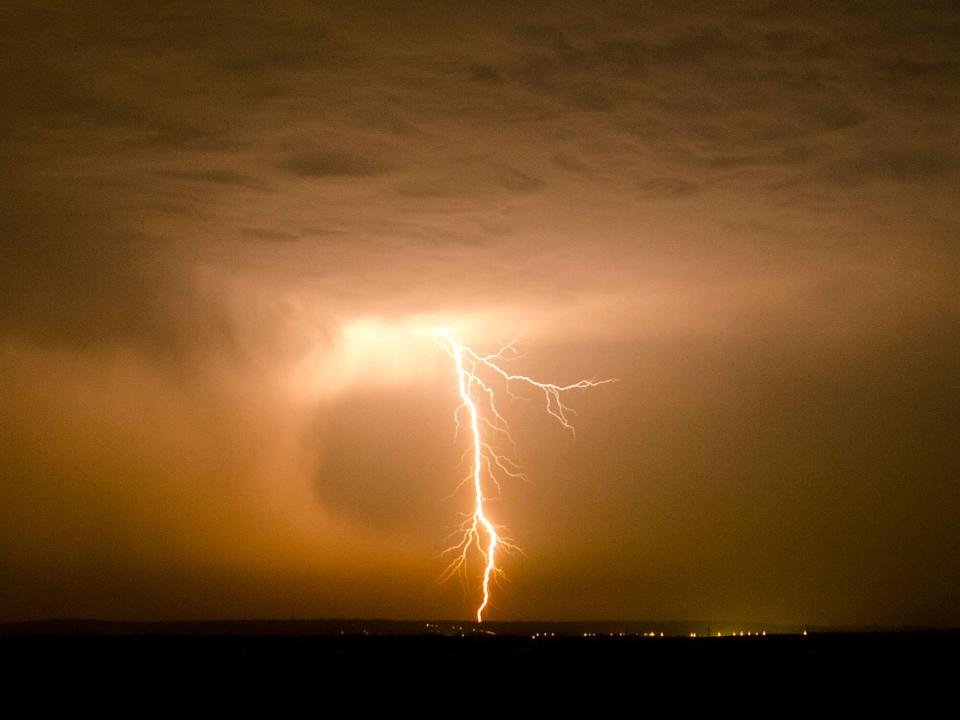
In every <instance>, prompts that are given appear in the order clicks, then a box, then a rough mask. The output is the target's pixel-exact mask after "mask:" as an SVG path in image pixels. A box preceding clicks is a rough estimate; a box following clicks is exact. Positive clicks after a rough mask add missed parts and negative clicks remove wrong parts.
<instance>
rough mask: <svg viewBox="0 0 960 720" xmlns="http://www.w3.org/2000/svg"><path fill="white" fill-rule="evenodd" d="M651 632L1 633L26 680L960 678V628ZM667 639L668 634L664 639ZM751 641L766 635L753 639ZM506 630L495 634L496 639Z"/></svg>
mask: <svg viewBox="0 0 960 720" xmlns="http://www.w3.org/2000/svg"><path fill="white" fill-rule="evenodd" d="M661 626H662V627H665V628H668V629H670V628H672V629H673V630H674V634H670V633H668V632H667V630H653V631H651V632H653V633H654V636H652V637H650V636H645V635H644V634H643V632H644V631H642V630H641V628H642V627H645V626H643V625H641V624H637V625H627V626H624V625H620V626H612V625H605V624H593V625H584V624H579V625H572V624H534V623H526V624H522V623H517V624H490V625H488V624H484V625H483V626H481V627H479V628H478V627H477V626H473V625H469V624H463V625H458V624H456V623H449V622H448V623H388V622H378V621H299V622H297V621H253V622H219V623H99V622H57V623H22V624H8V625H0V659H2V661H3V662H4V664H5V666H7V667H10V666H11V665H15V666H16V667H17V668H18V670H19V671H20V672H26V673H40V674H44V675H47V674H49V673H51V672H68V673H71V674H82V675H86V674H96V675H97V676H99V677H116V676H119V675H130V674H135V675H140V676H146V677H151V676H157V675H160V674H171V673H172V674H180V675H184V676H190V677H193V678H203V677H207V676H209V677H214V676H218V677H223V676H234V677H241V676H249V675H251V674H252V675H264V674H274V675H282V676H285V677H290V678H293V677H304V676H310V677H314V678H318V677H325V678H330V677H334V676H340V675H342V676H348V675H357V674H360V675H364V676H367V675H369V674H370V673H378V674H380V675H393V674H397V673H408V674H418V675H420V676H422V677H432V676H434V674H436V673H444V674H447V675H450V674H456V673H459V672H466V671H477V670H479V671H483V670H485V669H486V670H490V671H492V672H493V673H494V675H495V676H497V677H504V676H511V675H512V676H514V677H516V676H518V675H519V676H522V677H530V676H531V675H533V674H535V675H537V676H542V675H543V674H545V673H546V674H550V673H554V674H555V673H558V672H559V673H561V674H563V675H566V676H569V675H570V674H571V673H590V674H595V675H600V676H603V677H604V678H606V679H607V680H610V681H614V680H618V681H621V682H622V681H623V680H630V679H632V681H633V682H635V681H636V680H637V679H638V678H644V679H645V680H646V681H648V682H647V685H646V688H647V690H650V691H656V689H657V687H656V686H655V685H650V683H649V681H650V680H651V679H656V678H665V679H670V680H671V681H673V682H675V681H676V680H677V679H678V678H680V679H683V680H684V681H687V680H690V679H694V678H705V677H711V678H717V677H726V678H731V679H734V680H735V681H736V683H737V687H740V688H741V689H742V688H743V687H749V686H750V685H751V683H753V682H754V681H759V680H770V679H776V680H779V681H781V682H787V683H791V684H793V685H795V686H796V687H797V689H798V691H800V692H802V691H803V690H804V687H805V683H809V682H816V681H817V680H818V679H823V678H828V677H831V678H834V679H843V680H846V679H849V678H853V677H866V678H870V679H871V682H872V683H873V685H874V688H875V689H876V690H878V691H883V690H884V689H888V688H889V683H890V682H894V683H903V682H905V681H906V680H907V679H908V678H911V679H913V680H916V679H919V680H920V681H921V682H922V683H923V684H924V685H925V686H927V687H930V688H931V689H933V688H938V687H939V688H941V689H945V688H947V687H952V686H953V685H954V683H956V682H957V680H956V678H957V677H958V670H960V631H952V630H936V631H900V632H890V631H873V632H818V631H816V630H811V631H810V632H809V633H808V634H806V635H804V634H803V633H802V632H799V631H798V632H771V631H768V632H767V634H766V635H761V634H759V633H760V631H751V630H748V631H747V632H746V633H745V634H744V635H743V636H740V635H737V636H730V635H729V634H727V635H725V636H722V637H717V636H716V631H715V632H714V635H713V636H711V637H703V632H702V631H701V633H700V634H699V635H698V636H697V637H691V636H690V633H685V634H682V635H681V634H676V631H677V627H679V625H677V624H674V625H670V624H661ZM660 632H663V633H664V634H663V636H661V635H660V634H659V633H660ZM749 632H756V633H757V634H754V635H750V634H747V633H749ZM491 633H495V634H491Z"/></svg>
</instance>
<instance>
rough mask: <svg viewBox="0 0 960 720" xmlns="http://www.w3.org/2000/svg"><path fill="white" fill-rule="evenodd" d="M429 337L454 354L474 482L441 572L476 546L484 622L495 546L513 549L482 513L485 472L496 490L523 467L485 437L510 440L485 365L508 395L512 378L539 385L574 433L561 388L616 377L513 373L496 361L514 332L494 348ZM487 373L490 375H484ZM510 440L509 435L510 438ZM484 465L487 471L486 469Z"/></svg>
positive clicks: (510, 352)
mask: <svg viewBox="0 0 960 720" xmlns="http://www.w3.org/2000/svg"><path fill="white" fill-rule="evenodd" d="M433 340H434V342H435V343H436V344H437V345H439V346H440V347H441V348H442V349H443V350H444V352H446V353H447V354H448V355H450V357H452V358H453V361H454V364H455V366H456V370H457V388H458V391H459V394H460V405H459V406H458V407H457V409H456V411H455V412H454V420H455V423H456V426H457V431H458V432H459V430H460V428H461V420H460V419H461V415H462V413H463V412H464V410H466V414H467V418H468V420H469V422H468V424H469V427H470V436H471V444H472V453H471V454H472V464H471V469H470V475H469V476H468V477H467V478H464V482H466V481H467V480H469V481H470V484H471V485H472V487H473V512H472V513H471V514H470V515H469V516H468V517H467V519H466V520H465V521H464V523H463V525H461V527H460V531H461V532H460V540H459V542H457V543H456V544H454V545H452V546H451V547H449V548H447V549H446V550H445V551H444V555H449V554H453V555H454V558H453V560H452V561H451V562H450V564H449V565H448V566H447V569H446V570H445V571H444V573H443V576H442V578H447V577H449V576H451V575H453V574H454V573H456V572H457V571H464V572H465V571H466V565H467V562H468V558H469V554H470V550H471V548H476V549H477V551H478V552H479V554H480V556H481V557H482V559H483V598H482V600H481V601H480V604H479V605H478V606H477V610H476V618H477V622H478V623H481V622H483V614H484V611H485V610H486V609H487V607H488V606H489V604H490V593H491V582H492V581H493V580H494V578H495V577H496V576H497V575H498V574H499V573H501V572H502V571H501V570H500V569H499V568H498V567H497V564H496V560H497V549H498V548H499V547H503V548H504V549H511V548H513V549H515V548H516V546H515V545H513V544H512V543H511V542H510V541H509V539H507V538H506V537H505V536H504V535H503V534H502V533H501V532H500V530H498V528H497V526H496V525H495V524H494V523H493V521H492V520H491V519H490V516H489V515H488V513H487V501H488V500H489V497H488V496H487V495H485V494H484V482H483V481H484V477H485V476H486V479H487V480H489V481H490V483H491V484H492V485H493V486H494V487H496V488H497V489H498V490H499V488H500V478H499V477H498V473H499V474H500V475H506V476H508V477H512V478H522V477H523V473H521V472H520V469H519V467H517V465H516V463H514V462H513V461H512V460H511V459H510V458H509V457H507V456H505V455H501V454H499V453H498V452H496V450H495V449H494V446H493V444H492V442H490V441H487V440H485V439H484V434H483V431H484V430H487V431H489V432H491V433H494V434H501V435H503V436H504V437H505V438H506V439H507V440H510V435H509V431H508V430H509V426H508V424H507V421H506V420H505V419H504V418H503V416H502V415H501V414H500V411H499V410H498V409H497V404H496V394H495V392H494V388H493V385H491V384H489V383H488V382H486V381H485V380H484V379H483V376H482V373H483V371H486V372H487V373H489V374H492V375H493V376H499V377H500V378H501V380H502V382H503V386H504V389H505V391H506V393H507V395H508V396H510V397H513V394H512V392H511V391H510V384H511V383H512V382H520V383H524V384H527V385H530V386H532V387H535V388H538V389H539V390H541V391H542V392H543V394H544V400H545V407H546V411H547V413H548V414H549V415H551V416H552V417H554V418H555V419H556V420H557V421H558V422H559V423H560V424H561V425H562V426H563V427H564V428H565V429H566V430H569V431H570V433H571V434H575V430H574V427H573V425H572V424H571V423H570V420H569V415H570V414H571V413H572V412H573V411H572V410H571V409H570V408H569V407H567V406H566V405H564V403H563V401H562V397H561V395H562V393H564V392H566V391H568V390H574V389H584V388H591V387H596V386H598V385H604V384H607V383H612V382H617V380H616V379H615V378H613V379H608V380H580V381H578V382H575V383H572V384H570V385H554V384H552V383H541V382H539V381H537V380H534V379H533V378H531V377H528V376H526V375H514V374H511V373H509V372H507V371H506V370H504V369H503V368H502V367H500V365H498V364H497V362H498V361H502V360H507V359H510V358H511V357H514V356H516V355H517V349H516V343H517V340H518V338H514V339H513V340H512V341H510V342H509V343H507V344H506V345H502V346H501V347H500V348H499V349H498V350H497V351H496V352H494V353H491V354H488V355H481V354H479V353H477V352H475V351H474V350H472V349H471V348H470V347H469V346H468V345H466V344H464V343H463V342H461V341H460V340H458V339H457V338H456V337H454V336H453V335H451V334H450V333H449V332H448V331H447V330H437V331H436V332H434V334H433ZM488 377H489V375H488ZM510 442H512V440H510ZM485 471H486V472H485Z"/></svg>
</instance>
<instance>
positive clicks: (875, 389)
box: [0, 0, 960, 626]
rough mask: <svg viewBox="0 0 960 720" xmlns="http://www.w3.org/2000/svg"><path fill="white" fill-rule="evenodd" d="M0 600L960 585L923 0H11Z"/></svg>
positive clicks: (955, 94)
mask: <svg viewBox="0 0 960 720" xmlns="http://www.w3.org/2000/svg"><path fill="white" fill-rule="evenodd" d="M0 35H2V42H0V101H2V102H0V193H2V198H3V200H2V202H0V620H16V619H39V618H54V617H96V618H115V619H173V618H184V619H191V618H242V617H279V618H287V617H291V616H296V617H384V618H394V619H418V618H419V619H423V618H461V617H462V618H469V617H471V616H472V614H473V607H474V605H475V600H476V592H477V586H476V578H473V577H468V578H467V582H466V585H465V586H463V585H462V584H461V583H460V582H458V581H456V580H454V581H453V582H448V583H438V582H437V580H438V578H439V577H440V575H441V573H442V572H443V569H444V567H445V565H446V563H445V560H444V558H442V557H441V551H442V550H443V548H444V547H445V546H446V545H447V543H448V541H449V534H450V533H451V532H452V531H453V530H455V528H456V526H457V523H458V514H459V513H463V512H467V511H469V498H468V497H467V496H465V495H463V494H462V493H458V492H455V488H456V486H457V483H458V482H459V480H460V479H461V477H462V476H463V474H464V472H465V470H464V467H463V465H462V463H461V462H460V460H461V453H463V451H464V448H465V446H464V441H465V438H464V437H463V435H461V436H460V438H459V439H456V440H455V438H454V424H453V413H454V409H455V408H456V406H457V403H458V397H457V388H456V378H455V375H454V368H453V366H452V363H451V359H450V358H449V357H448V356H446V355H444V354H443V352H442V351H441V350H439V349H438V348H437V346H436V345H434V344H433V343H432V342H431V340H430V336H429V332H425V329H429V328H433V327H448V328H450V329H451V330H453V331H455V332H456V333H457V334H458V335H459V336H461V337H463V338H465V339H468V340H470V341H471V342H473V343H475V344H476V345H477V346H479V347H488V346H489V344H490V343H496V342H498V341H507V340H509V339H511V338H512V337H514V336H515V335H516V334H517V333H518V332H520V331H524V335H523V336H522V340H521V350H522V352H523V357H521V358H519V359H517V360H515V361H513V363H512V364H511V367H512V368H514V369H516V370H517V371H518V372H524V373H529V374H532V375H536V376H537V377H538V378H542V379H545V380H550V381H554V382H558V383H570V382H575V381H576V380H578V379H580V378H608V377H615V378H619V380H620V382H619V383H617V384H615V385H605V386H602V387H598V388H594V389H591V390H589V391H583V392H574V393H571V394H570V395H569V396H568V398H567V399H568V401H569V405H570V406H571V407H573V408H574V409H575V410H576V411H577V413H578V414H577V415H576V416H575V417H574V422H575V424H576V428H577V435H576V438H575V439H574V438H573V437H572V436H571V434H570V433H568V432H565V431H564V429H563V428H562V427H560V426H559V425H558V424H557V423H556V422H552V421H551V418H549V417H547V416H545V415H544V413H543V408H542V403H541V402H540V401H539V400H538V399H537V396H536V395H535V394H530V393H528V392H525V391H522V389H519V390H518V393H517V394H518V398H517V399H515V400H513V401H512V402H506V403H505V404H504V405H503V406H502V409H503V413H504V415H505V417H506V418H507V419H508V420H509V421H510V424H511V429H512V433H513V437H514V440H515V441H516V447H517V449H516V458H517V460H518V461H519V462H520V463H521V465H522V466H523V469H524V471H525V472H526V475H527V477H528V480H527V481H526V482H524V481H516V482H510V483H506V484H505V485H504V487H503V489H502V495H501V497H500V498H499V499H498V500H496V501H495V502H494V503H493V504H491V514H492V515H494V516H495V518H496V520H497V522H499V523H503V524H504V525H505V526H506V527H507V528H509V534H510V536H511V537H512V538H513V539H514V540H515V541H516V543H517V544H518V545H520V546H521V547H522V548H523V551H524V552H523V554H514V555H511V556H510V557H507V558H506V559H505V560H504V564H503V568H504V570H505V572H506V574H507V577H508V581H506V582H504V583H502V585H501V586H500V587H499V589H498V590H497V591H496V594H495V598H494V602H493V604H492V606H491V608H490V612H489V615H488V616H489V618H490V619H492V620H519V619H555V620H563V619H585V620H588V619H651V620H656V619H663V620H667V619H707V620H709V619H724V620H751V621H757V622H771V623H810V624H831V625H855V624H856V625H859V624H869V623H878V624H888V625H941V626H942V625H960V561H958V555H960V522H958V521H960V477H958V471H960V379H958V370H960V282H958V281H960V123H958V116H960V8H958V6H957V4H956V3H954V2H947V1H945V2H916V3H906V2H896V3H893V2H891V3H887V2H870V3H852V2H850V3H847V2H824V3H819V2H797V3H793V2H769V3H760V2H724V3H717V2H684V3H663V2H542V3H540V2H531V1H530V0H524V1H523V2H502V3H501V2H492V1H488V2H483V3H466V2H451V1H442V2H441V1H437V2H413V1H409V2H389V3H388V2H370V3H366V2H362V3H358V2H342V3H341V2H305V1H304V2H278V3H241V2H223V3H202V4H196V3H193V2H169V3H163V2H151V3H135V2H130V1H129V0H125V1H123V2H95V1H92V0H91V1H90V2H74V3H70V2H38V1H37V0H30V1H29V2H4V3H3V6H2V9H0Z"/></svg>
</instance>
